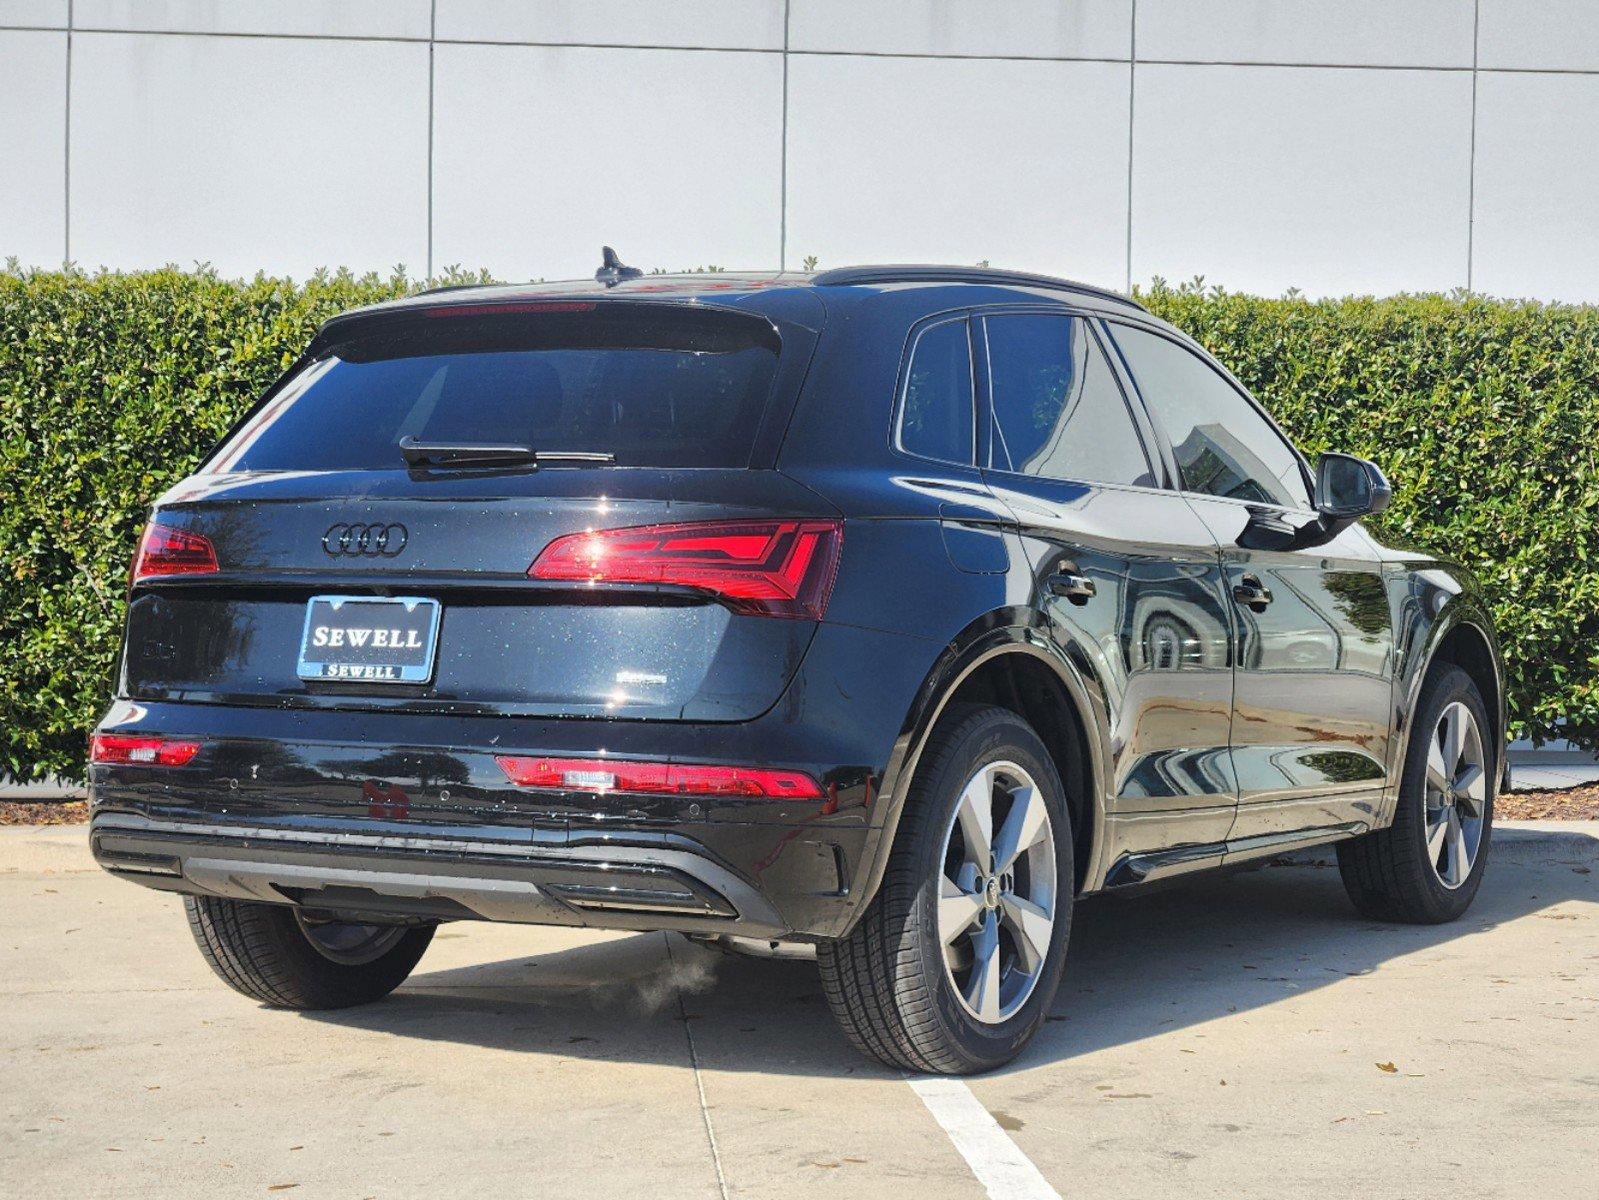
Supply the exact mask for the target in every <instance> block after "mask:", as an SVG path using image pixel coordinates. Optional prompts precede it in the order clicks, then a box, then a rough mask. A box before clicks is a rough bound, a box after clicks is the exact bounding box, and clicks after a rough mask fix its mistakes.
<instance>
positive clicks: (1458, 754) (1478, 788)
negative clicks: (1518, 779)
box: [1427, 700, 1488, 888]
mask: <svg viewBox="0 0 1599 1200" xmlns="http://www.w3.org/2000/svg"><path fill="white" fill-rule="evenodd" d="M1487 804H1488V771H1487V762H1486V759H1485V756H1484V754H1483V748H1482V733H1481V731H1480V730H1479V729H1478V728H1477V719H1476V718H1475V717H1473V716H1472V715H1471V710H1470V709H1469V708H1467V707H1466V706H1465V705H1464V704H1463V703H1461V702H1460V701H1458V700H1456V701H1453V702H1451V703H1450V704H1448V705H1446V706H1445V708H1444V711H1443V714H1442V715H1441V716H1440V717H1439V718H1438V725H1437V728H1436V729H1434V730H1433V735H1432V743H1431V745H1430V747H1429V748H1428V751H1427V854H1428V857H1429V858H1430V859H1431V861H1432V869H1433V870H1434V871H1436V872H1437V874H1438V880H1439V882H1440V883H1442V884H1443V885H1444V886H1445V887H1446V888H1457V887H1459V886H1460V885H1461V884H1463V883H1465V882H1466V879H1467V877H1468V876H1469V875H1470V874H1471V866H1472V864H1473V863H1474V862H1476V861H1477V848H1478V846H1480V845H1481V844H1482V827H1483V819H1484V817H1485V816H1486V814H1487Z"/></svg>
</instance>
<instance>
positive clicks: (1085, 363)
mask: <svg viewBox="0 0 1599 1200" xmlns="http://www.w3.org/2000/svg"><path fill="white" fill-rule="evenodd" d="M983 320H984V329H985V331H986V332H987V334H988V379H989V393H990V394H991V395H992V397H993V408H994V428H993V436H992V438H991V439H990V445H991V450H990V453H989V458H990V463H989V465H990V466H992V467H993V468H994V469H995V470H999V471H1014V472H1017V473H1018V474H1022V475H1042V476H1045V477H1047V478H1050V479H1070V480H1077V481H1080V482H1083V483H1125V484H1135V485H1137V486H1139V487H1153V486H1154V485H1155V478H1154V476H1153V475H1152V474H1151V473H1150V469H1149V461H1148V459H1147V458H1145V456H1144V447H1143V442H1142V441H1141V440H1140V438H1139V436H1138V427H1137V426H1136V425H1135V424H1134V423H1133V417H1132V414H1131V413H1130V412H1129V411H1128V409H1127V401H1126V399H1125V398H1124V397H1123V396H1122V391H1121V386H1120V385H1119V384H1118V383H1117V382H1116V377H1115V376H1114V375H1113V374H1112V373H1111V368H1110V363H1109V362H1107V361H1106V359H1105V354H1104V351H1102V350H1101V349H1100V348H1099V342H1098V341H1097V340H1096V339H1095V338H1094V335H1093V333H1092V331H1091V330H1090V329H1089V328H1088V324H1087V322H1086V321H1084V320H1083V319H1082V318H1081V317H1067V316H1051V315H1048V314H1034V313H1014V314H1005V315H1000V316H993V317H985V318H984V319H983Z"/></svg>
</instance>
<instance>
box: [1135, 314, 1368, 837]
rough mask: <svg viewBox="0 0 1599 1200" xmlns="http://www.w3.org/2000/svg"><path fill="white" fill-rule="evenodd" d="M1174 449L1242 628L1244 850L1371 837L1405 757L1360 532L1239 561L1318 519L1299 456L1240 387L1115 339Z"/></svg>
mask: <svg viewBox="0 0 1599 1200" xmlns="http://www.w3.org/2000/svg"><path fill="white" fill-rule="evenodd" d="M1110 329H1111V331H1112V333H1113V335H1114V337H1115V340H1116V343H1117V345H1118V346H1119V347H1120V348H1121V350H1122V352H1123V354H1124V355H1125V357H1126V361H1127V362H1128V364H1129V365H1130V367H1131V370H1132V373H1133V375H1134V377H1135V378H1136V380H1137V385H1138V388H1139V390H1140V392H1141V393H1142V395H1143V398H1144V400H1145V402H1146V403H1147V404H1148V406H1149V408H1150V410H1151V411H1152V412H1153V413H1154V415H1155V417H1156V418H1157V420H1158V422H1159V424H1160V426H1161V428H1162V430H1163V431H1164V434H1165V436H1166V437H1167V438H1168V439H1169V442H1170V450H1171V453H1172V455H1173V457H1174V458H1175V465H1176V468H1177V470H1178V472H1179V473H1180V475H1181V477H1182V481H1183V487H1184V492H1185V495H1186V497H1187V499H1188V501H1189V503H1190V504H1191V505H1192V506H1193V508H1194V511H1195V512H1197V513H1198V514H1199V516H1200V517H1201V518H1202V519H1203V520H1204V521H1205V524H1206V525H1207V526H1208V527H1209V528H1210V529H1211V530H1212V531H1213V532H1214V533H1215V535H1216V537H1217V539H1218V540H1219V541H1220V542H1221V543H1222V559H1223V565H1224V569H1225V571H1226V577H1227V591H1228V596H1229V603H1230V605H1231V607H1232V610H1233V620H1234V622H1235V624H1236V627H1237V631H1238V632H1237V643H1238V650H1237V677H1236V683H1235V702H1234V710H1233V729H1232V747H1233V767H1234V770H1235V771H1236V773H1237V776H1238V786H1239V807H1238V823H1237V825H1236V826H1235V827H1234V830H1233V833H1232V839H1233V840H1235V841H1241V840H1247V839H1249V838H1253V837H1274V836H1278V835H1283V834H1287V833H1292V832H1294V831H1298V830H1302V829H1321V828H1329V827H1334V826H1340V825H1349V824H1355V823H1367V822H1369V821H1370V820H1371V819H1372V816H1373V813H1374V811H1375V810H1376V809H1377V807H1378V805H1379V804H1380V801H1381V796H1382V788H1383V783H1384V780H1385V777H1386V773H1387V763H1388V759H1389V756H1390V754H1391V753H1392V747H1391V744H1390V737H1391V711H1392V692H1393V675H1394V672H1393V667H1394V662H1393V646H1394V639H1393V629H1392V619H1391V617H1390V614H1389V607H1388V601H1387V598H1386V595H1385V592H1384V589H1383V584H1382V577H1381V574H1380V567H1379V564H1378V561H1377V555H1376V551H1375V547H1374V545H1373V543H1372V542H1371V540H1370V538H1369V537H1368V536H1367V535H1366V534H1365V532H1364V531H1363V530H1361V529H1360V528H1359V527H1358V526H1355V527H1351V528H1349V529H1347V530H1345V531H1344V532H1343V533H1341V534H1340V535H1339V536H1338V537H1336V538H1334V539H1333V540H1332V541H1331V542H1328V543H1327V544H1325V545H1321V546H1314V547H1310V548H1307V549H1300V550H1291V551H1273V550H1252V549H1246V548H1244V547H1242V546H1240V545H1238V539H1239V536H1240V535H1241V534H1242V533H1243V531H1244V527H1245V525H1246V524H1248V522H1249V520H1250V518H1251V515H1252V514H1260V515H1264V516H1269V517H1271V518H1275V519H1277V520H1281V521H1286V522H1288V523H1289V524H1292V525H1295V526H1300V525H1304V524H1306V523H1307V522H1309V521H1312V520H1314V519H1315V515H1316V514H1315V512H1314V511H1313V509H1312V506H1311V496H1310V481H1309V478H1308V474H1307V472H1306V469H1305V467H1304V465H1303V462H1302V460H1301V459H1300V457H1299V455H1298V454H1297V453H1295V451H1294V449H1293V447H1292V446H1291V445H1290V444H1289V443H1288V441H1287V439H1286V438H1284V437H1283V436H1282V434H1281V433H1280V432H1279V431H1278V430H1277V428H1276V426H1275V425H1273V424H1272V423H1271V421H1270V420H1269V419H1268V418H1267V417H1266V416H1265V414H1264V413H1262V412H1261V411H1260V410H1259V408H1258V407H1257V406H1256V405H1255V403H1254V402H1253V401H1252V400H1251V399H1250V398H1249V397H1248V396H1247V395H1246V394H1245V393H1244V392H1243V391H1242V390H1241V389H1239V388H1238V387H1237V386H1236V385H1235V384H1234V383H1233V382H1232V381H1231V380H1229V379H1228V378H1227V377H1226V376H1225V375H1223V374H1222V373H1221V372H1220V371H1219V370H1217V369H1216V368H1215V367H1214V366H1213V365H1212V364H1210V363H1209V362H1207V361H1206V360H1205V359H1204V358H1202V357H1200V356H1199V355H1197V354H1195V353H1194V352H1193V351H1192V350H1190V349H1188V348H1187V347H1186V346H1183V345H1182V344H1181V343H1179V342H1177V341H1176V340H1174V339H1172V338H1168V337H1165V336H1163V335H1162V334H1160V333H1157V332H1155V331H1153V330H1149V329H1144V328H1139V327H1135V326H1132V325H1128V324H1122V323H1112V324H1111V326H1110Z"/></svg>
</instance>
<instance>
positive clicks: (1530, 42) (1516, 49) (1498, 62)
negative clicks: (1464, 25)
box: [1477, 0, 1599, 71]
mask: <svg viewBox="0 0 1599 1200" xmlns="http://www.w3.org/2000/svg"><path fill="white" fill-rule="evenodd" d="M1481 4H1482V25H1481V29H1480V32H1479V38H1480V42H1479V51H1478V59H1477V65H1478V66H1482V67H1517V68H1521V69H1523V70H1545V71H1547V70H1567V71H1599V3H1595V2H1594V0H1481Z"/></svg>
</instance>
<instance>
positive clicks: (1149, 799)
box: [978, 312, 1236, 880]
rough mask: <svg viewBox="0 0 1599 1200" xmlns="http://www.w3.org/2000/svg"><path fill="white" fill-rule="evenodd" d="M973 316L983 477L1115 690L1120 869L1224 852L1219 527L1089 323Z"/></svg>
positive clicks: (1225, 727)
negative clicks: (1178, 473)
mask: <svg viewBox="0 0 1599 1200" xmlns="http://www.w3.org/2000/svg"><path fill="white" fill-rule="evenodd" d="M978 324H979V327H980V329H981V332H982V333H983V335H984V340H985V342H986V348H987V371H986V374H985V377H984V378H983V379H982V382H983V384H984V388H983V390H984V392H985V394H986V397H987V400H988V404H987V406H986V407H987V411H988V413H989V428H988V431H987V432H988V436H987V437H986V439H984V440H985V441H986V443H987V446H986V450H987V460H988V469H987V471H986V472H985V475H986V478H987V480H988V483H989V485H990V486H991V487H992V488H993V489H994V491H995V493H996V494H997V495H998V496H999V497H1000V498H1001V499H1002V500H1004V501H1005V502H1006V504H1007V505H1008V506H1009V507H1010V509H1011V510H1012V512H1013V513H1014V514H1015V515H1016V517H1017V520H1018V522H1019V524H1020V527H1021V531H1022V536H1023V541H1024V544H1025V545H1026V546H1027V550H1028V554H1029V557H1030V560H1031V565H1032V568H1033V573H1034V580H1035V588H1036V592H1037V595H1036V597H1035V603H1036V604H1037V606H1038V607H1040V608H1042V609H1043V610H1044V611H1046V612H1047V613H1048V614H1049V617H1050V622H1051V633H1052V636H1053V637H1054V639H1055V640H1056V642H1057V644H1058V645H1059V646H1060V647H1061V649H1062V651H1063V652H1064V653H1066V654H1067V655H1068V657H1070V658H1071V659H1072V660H1073V661H1075V662H1077V663H1078V664H1079V665H1080V666H1082V667H1084V668H1085V670H1084V674H1085V675H1088V676H1090V677H1092V678H1093V679H1094V680H1095V681H1097V683H1098V684H1099V687H1100V689H1101V691H1102V693H1103V696H1104V702H1105V706H1106V710H1107V716H1108V720H1109V726H1110V735H1111V746H1112V751H1113V755H1114V761H1113V763H1112V764H1111V766H1112V770H1111V778H1110V780H1109V781H1108V792H1109V794H1108V795H1107V796H1105V797H1104V800H1105V805H1106V811H1107V814H1108V817H1109V822H1110V826H1111V827H1110V828H1109V829H1108V830H1107V835H1108V836H1107V842H1108V844H1109V845H1110V847H1111V851H1110V858H1111V862H1109V863H1108V864H1107V865H1108V866H1109V867H1110V870H1111V875H1112V878H1113V880H1114V879H1115V878H1116V877H1117V876H1118V875H1126V876H1132V877H1146V876H1152V875H1154V874H1157V873H1166V872H1169V871H1171V870H1174V869H1179V868H1180V867H1183V866H1197V865H1202V864H1203V863H1205V862H1208V861H1214V860H1215V857H1216V856H1218V855H1219V854H1220V847H1221V843H1222V842H1223V841H1224V839H1225V838H1226V836H1227V833H1228V830H1229V829H1230V828H1231V826H1232V824H1233V817H1234V806H1235V792H1236V784H1235V781H1234V779H1233V773H1232V769H1231V765H1230V760H1229V750H1228V733H1229V727H1230V724H1231V709H1232V663H1231V659H1230V639H1231V627H1230V619H1229V613H1228V601H1227V600H1226V598H1225V593H1224V591H1223V580H1222V575H1221V569H1220V562H1219V556H1218V547H1217V544H1216V542H1215V539H1214V538H1213V537H1212V536H1211V533H1210V531H1209V530H1208V529H1207V528H1206V526H1205V524H1204V523H1203V521H1202V520H1201V519H1200V518H1199V517H1198V516H1197V515H1196V514H1195V513H1194V511H1193V510H1192V509H1191V508H1190V507H1189V506H1188V504H1187V503H1186V502H1185V501H1184V500H1183V498H1182V496H1181V495H1179V494H1178V493H1177V492H1176V491H1174V490H1171V489H1169V488H1166V487H1164V486H1163V482H1164V481H1163V477H1162V476H1163V468H1162V466H1161V465H1160V463H1159V460H1158V459H1157V458H1156V457H1154V456H1153V454H1152V453H1151V452H1150V451H1149V450H1148V449H1147V448H1146V431H1147V430H1146V426H1145V423H1144V422H1143V419H1142V416H1141V414H1139V413H1138V412H1137V410H1136V409H1134V408H1133V407H1132V406H1130V405H1129V404H1128V402H1127V399H1126V397H1125V396H1124V394H1123V392H1122V389H1121V385H1120V384H1119V382H1118V379H1117V375H1116V372H1115V371H1114V370H1113V369H1112V368H1111V364H1110V362H1109V360H1108V358H1107V357H1106V353H1105V350H1104V347H1103V346H1102V344H1101V341H1100V338H1099V335H1098V334H1097V333H1096V332H1095V330H1094V329H1093V327H1092V326H1091V324H1090V322H1088V321H1086V320H1084V319H1082V318H1078V317H1071V316H1066V315H1062V314H1060V313H1059V312H1053V313H1042V312H1001V313H993V314H988V315H985V316H984V317H983V318H982V319H981V321H980V322H979V323H978ZM980 361H981V360H980ZM1185 851H1188V852H1191V853H1185Z"/></svg>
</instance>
